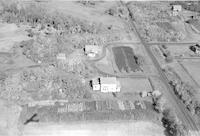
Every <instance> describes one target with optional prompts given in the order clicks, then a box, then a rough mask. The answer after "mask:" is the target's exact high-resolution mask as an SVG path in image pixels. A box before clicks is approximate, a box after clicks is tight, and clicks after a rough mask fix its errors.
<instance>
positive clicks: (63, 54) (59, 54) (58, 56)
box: [56, 53, 66, 60]
mask: <svg viewBox="0 0 200 136" xmlns="http://www.w3.org/2000/svg"><path fill="white" fill-rule="evenodd" d="M56 58H57V60H66V55H65V53H58V54H57V56H56Z"/></svg>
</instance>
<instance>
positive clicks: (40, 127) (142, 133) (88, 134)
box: [23, 121, 164, 136]
mask: <svg viewBox="0 0 200 136" xmlns="http://www.w3.org/2000/svg"><path fill="white" fill-rule="evenodd" d="M36 135H37V136H44V135H48V136H65V135H67V136H94V135H95V136H102V135H103V136H164V128H163V127H161V126H158V125H157V124H154V123H151V122H144V121H141V122H124V121H116V122H113V121H112V122H109V121H106V122H80V123H70V124H49V123H48V124H45V123H44V124H30V125H27V126H25V129H24V132H23V136H36Z"/></svg>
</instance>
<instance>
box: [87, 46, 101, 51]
mask: <svg viewBox="0 0 200 136" xmlns="http://www.w3.org/2000/svg"><path fill="white" fill-rule="evenodd" d="M100 50H101V47H100V46H98V45H85V52H98V51H100Z"/></svg>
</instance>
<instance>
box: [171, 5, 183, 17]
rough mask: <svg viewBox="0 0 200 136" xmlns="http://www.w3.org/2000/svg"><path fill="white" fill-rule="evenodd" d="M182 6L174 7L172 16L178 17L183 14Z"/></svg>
mask: <svg viewBox="0 0 200 136" xmlns="http://www.w3.org/2000/svg"><path fill="white" fill-rule="evenodd" d="M181 10H182V6H181V5H173V6H172V15H173V16H177V15H178V13H179V12H181Z"/></svg>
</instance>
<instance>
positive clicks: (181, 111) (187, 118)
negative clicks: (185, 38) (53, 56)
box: [125, 5, 200, 136]
mask: <svg viewBox="0 0 200 136" xmlns="http://www.w3.org/2000/svg"><path fill="white" fill-rule="evenodd" d="M125 6H126V7H127V9H128V11H129V15H130V16H129V17H130V19H129V24H130V29H131V30H133V32H134V33H135V34H136V35H137V36H138V37H139V39H140V41H141V44H142V45H143V46H144V48H145V49H146V51H147V53H148V55H149V57H150V58H151V60H152V62H153V64H154V66H155V67H156V69H157V71H158V73H159V75H160V79H161V80H162V82H163V83H164V84H165V86H166V88H167V90H168V91H166V92H165V93H166V95H167V98H168V99H169V101H170V102H171V103H172V104H173V106H174V109H175V111H176V113H177V116H178V118H179V119H180V120H181V121H182V123H183V124H184V125H186V127H187V128H188V129H189V130H192V131H199V128H198V126H197V124H196V122H195V120H194V119H193V117H192V116H191V114H190V113H189V112H188V110H187V109H186V108H185V106H184V105H183V103H182V102H181V101H180V100H179V99H178V98H177V97H176V96H175V94H174V91H173V89H172V87H171V86H170V85H169V83H168V79H167V77H166V75H165V74H164V73H163V71H162V68H161V67H160V65H159V63H158V61H157V59H156V58H155V56H154V55H153V53H152V52H151V50H150V48H149V47H150V46H149V45H148V44H147V43H145V42H144V41H143V40H142V37H141V35H140V33H139V32H138V30H137V28H136V26H135V24H134V22H133V21H132V19H133V20H134V18H133V15H132V13H131V12H130V9H129V7H128V6H127V5H125ZM176 44H177V43H176ZM193 135H195V136H200V134H199V132H195V133H194V134H193Z"/></svg>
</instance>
